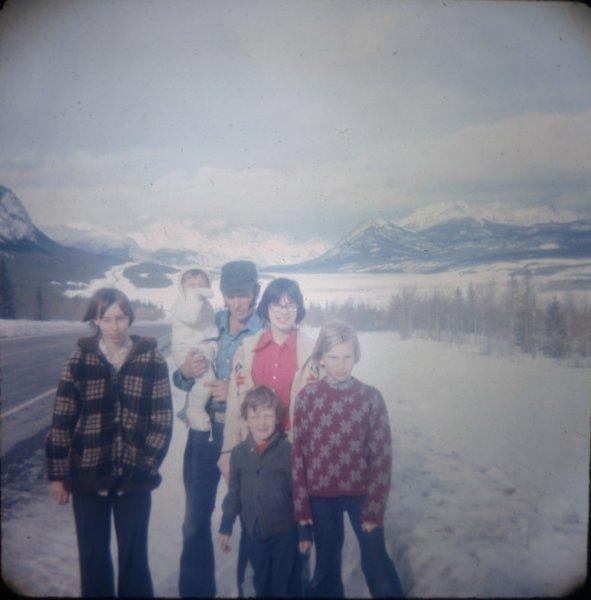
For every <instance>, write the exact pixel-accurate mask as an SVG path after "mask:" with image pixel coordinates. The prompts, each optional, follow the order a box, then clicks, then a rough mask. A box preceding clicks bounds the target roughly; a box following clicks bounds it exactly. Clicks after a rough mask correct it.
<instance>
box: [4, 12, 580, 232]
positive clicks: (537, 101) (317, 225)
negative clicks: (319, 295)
mask: <svg viewBox="0 0 591 600" xmlns="http://www.w3.org/2000/svg"><path fill="white" fill-rule="evenodd" d="M0 139H1V144H0V184H3V185H5V186H7V187H10V188H11V189H12V190H13V191H14V192H15V193H16V194H17V196H19V198H20V199H21V200H22V201H23V202H24V204H25V206H26V207H27V209H28V210H29V212H30V214H31V216H32V218H33V220H34V221H35V223H36V224H37V225H39V226H40V227H41V228H43V226H44V225H47V226H49V225H55V224H59V223H68V222H80V221H94V222H96V223H99V224H109V225H110V226H112V227H114V228H117V227H122V228H129V227H131V226H132V224H134V223H136V222H137V223H146V222H153V221H158V219H164V218H167V219H170V218H177V217H178V218H179V219H191V220H193V219H199V220H200V221H229V222H231V223H234V224H236V225H238V224H245V225H249V226H250V225H257V226H260V227H262V228H266V229H270V230H275V231H277V232H281V233H292V234H294V235H296V236H300V237H302V238H305V237H311V236H321V237H325V238H329V239H336V238H338V237H340V236H341V235H342V234H343V233H344V232H346V231H347V230H349V229H351V228H353V227H354V226H355V225H356V224H357V223H358V222H359V221H362V220H365V219H368V218H373V217H376V216H381V217H395V216H399V215H401V214H404V213H407V212H409V211H410V210H411V209H412V208H414V207H419V206H422V205H425V204H431V203H436V202H445V201H453V200H461V201H465V202H477V203H483V202H493V201H507V202H512V203H515V204H519V205H527V204H548V203H550V204H553V205H554V206H555V207H556V208H558V209H561V208H564V209H570V210H577V211H580V212H581V214H582V215H585V216H586V215H588V214H589V210H590V209H591V167H590V161H589V156H591V10H590V9H589V8H588V7H586V6H585V5H583V4H580V3H568V2H559V3H551V2H550V3H548V2H518V1H515V2H482V1H480V2H476V1H470V0H468V1H463V2H453V1H448V0H445V1H443V2H441V1H440V2H430V1H429V2H426V1H425V2H420V1H411V2H402V1H394V0H391V1H389V0H376V1H372V0H369V1H361V0H359V1H357V0H356V1H347V0H338V1H337V0H335V1H328V0H308V1H306V0H299V1H295V0H290V1H283V2H282V1H279V0H269V1H267V2H244V1H243V0H236V1H232V2H229V1H220V0H215V1H211V2H208V1H197V0H193V1H180V0H175V1H170V2H161V1H150V0H138V1H132V0H120V1H112V2H111V1H103V0H96V1H94V2H90V1H85V2H84V1H82V0H67V1H66V0H53V1H52V2H47V1H46V0H39V1H29V0H7V1H6V3H5V5H4V8H3V10H2V11H0Z"/></svg>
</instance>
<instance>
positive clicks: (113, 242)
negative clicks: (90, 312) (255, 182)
mask: <svg viewBox="0 0 591 600" xmlns="http://www.w3.org/2000/svg"><path fill="white" fill-rule="evenodd" d="M47 232H48V234H49V235H50V236H51V237H52V238H53V239H55V240H56V241H58V242H60V243H61V244H64V245H67V246H70V247H73V248H80V249H82V250H87V251H90V252H100V253H103V254H108V255H111V256H115V257H117V258H120V259H121V260H124V261H128V260H131V261H156V262H161V263H165V264H174V265H188V264H195V265H200V266H202V267H205V268H208V269H211V270H215V269H219V267H220V266H221V265H222V264H223V263H225V262H227V261H229V260H236V259H250V260H254V261H255V262H256V263H257V264H259V265H264V264H269V263H272V262H279V263H281V264H283V265H289V264H293V263H297V262H300V261H302V260H307V259H310V258H313V257H315V256H319V255H320V254H322V253H323V252H325V251H326V250H328V249H329V248H330V244H329V243H327V242H324V241H322V240H318V239H308V240H304V241H298V240H296V239H295V238H293V237H291V236H288V235H283V234H277V233H269V232H266V231H262V230H261V229H258V228H256V227H238V228H237V227H232V226H229V225H227V224H225V223H206V224H204V223H201V222H197V221H193V222H178V221H177V222H175V221H164V220H163V221H160V222H158V223H152V224H149V225H146V226H144V227H141V228H138V229H135V230H132V231H129V232H127V233H126V234H125V235H121V234H116V233H114V232H113V231H110V230H108V229H106V228H105V227H99V226H94V225H89V224H86V223H81V224H80V223H79V224H69V225H60V226H57V227H50V228H48V229H47Z"/></svg>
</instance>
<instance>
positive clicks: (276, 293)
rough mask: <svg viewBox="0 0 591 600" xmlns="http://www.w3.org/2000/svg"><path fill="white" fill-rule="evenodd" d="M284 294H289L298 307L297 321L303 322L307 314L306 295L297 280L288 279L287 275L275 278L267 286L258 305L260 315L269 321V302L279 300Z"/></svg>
mask: <svg viewBox="0 0 591 600" xmlns="http://www.w3.org/2000/svg"><path fill="white" fill-rule="evenodd" d="M283 296H287V297H288V298H289V299H290V300H291V301H292V302H294V303H295V304H296V305H297V307H298V312H297V315H296V323H301V321H303V319H304V317H305V316H306V309H305V308H304V297H303V296H302V292H301V291H300V286H299V285H298V282H297V281H294V280H293V279H287V278H286V277H278V278H277V279H273V281H271V283H269V285H268V286H267V287H266V288H265V291H264V292H263V296H262V298H261V301H260V302H259V305H258V307H257V312H258V313H259V317H261V319H263V320H264V321H266V322H268V321H269V304H272V303H274V302H279V300H281V298H282V297H283Z"/></svg>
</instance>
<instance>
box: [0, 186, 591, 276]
mask: <svg viewBox="0 0 591 600" xmlns="http://www.w3.org/2000/svg"><path fill="white" fill-rule="evenodd" d="M48 232H49V234H50V235H51V236H52V237H53V238H54V239H55V240H57V241H54V240H53V239H51V238H50V237H48V236H47V235H46V234H45V233H43V232H42V231H40V230H39V229H38V228H37V227H36V226H35V225H34V224H33V223H32V221H31V219H30V217H29V215H28V213H27V211H26V209H25V208H24V206H23V205H22V203H21V202H20V200H19V199H18V198H17V197H16V196H15V195H14V194H13V193H12V192H11V191H10V190H9V189H8V188H5V187H1V186H0V253H1V254H2V255H3V256H6V257H9V258H10V262H11V265H12V267H11V270H12V271H13V272H14V270H15V269H24V271H23V272H26V273H27V274H28V275H33V274H34V275H35V278H42V280H44V281H50V280H55V281H59V282H66V281H71V282H85V281H88V280H89V278H93V277H98V276H100V275H102V274H104V272H105V270H107V269H108V268H110V267H111V266H113V265H115V264H121V263H127V262H130V263H141V265H142V269H146V273H148V272H151V273H152V275H153V277H156V278H158V277H159V278H160V285H164V284H165V282H166V280H167V276H166V274H167V273H170V272H171V271H170V268H171V267H172V268H173V270H175V269H174V267H179V266H182V265H187V264H199V265H202V266H204V267H206V268H209V269H212V270H215V269H218V268H219V266H220V265H221V264H223V263H224V262H226V261H227V260H233V259H236V258H250V259H252V260H255V262H256V263H257V264H258V265H260V266H261V270H270V271H284V272H408V273H430V272H442V271H446V270H450V269H456V268H460V267H466V266H473V265H487V264H491V263H495V262H500V261H504V262H506V261H517V260H523V259H565V258H587V257H591V220H590V219H586V220H585V219H578V220H577V218H576V215H575V214H574V213H569V212H564V211H562V212H558V211H556V210H554V209H553V208H551V207H541V208H540V207H535V208H531V207H528V208H514V207H511V206H507V205H502V204H489V205H483V206H477V205H468V204H466V203H461V202H457V203H454V204H436V205H432V206H430V207H422V208H420V209H419V210H417V211H415V212H414V213H413V214H412V215H409V216H407V217H404V218H402V219H397V220H384V219H376V220H373V221H370V222H368V223H364V224H362V225H360V226H358V227H356V228H355V229H354V230H353V231H352V232H351V233H349V234H348V235H346V236H345V237H344V238H343V239H342V240H341V241H340V242H339V243H337V244H336V245H334V246H332V247H331V246H330V245H329V244H328V243H327V242H324V241H321V240H308V241H307V242H297V241H296V240H295V239H294V238H291V237H289V236H282V235H276V234H270V233H267V232H263V231H261V230H259V229H256V228H243V229H236V228H234V229H232V228H229V227H228V226H226V225H224V224H223V223H217V224H216V223H210V224H207V226H205V225H204V224H198V223H179V222H161V223H155V224H150V225H147V226H145V227H143V228H140V229H137V230H134V231H132V232H130V233H128V234H126V235H121V234H117V233H114V232H112V231H109V230H107V229H106V228H101V227H97V226H92V225H87V224H86V225H85V224H74V225H64V226H59V227H54V228H51V229H49V230H48ZM58 242H59V243H58ZM29 263H30V264H29ZM146 265H147V266H146ZM149 265H152V266H151V267H150V266H149ZM159 269H160V270H161V273H160V272H158V273H157V271H158V270H159ZM142 277H143V275H142ZM163 277H164V279H162V278H163ZM19 278H20V277H19ZM144 278H145V277H144Z"/></svg>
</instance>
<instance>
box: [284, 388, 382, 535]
mask: <svg viewBox="0 0 591 600" xmlns="http://www.w3.org/2000/svg"><path fill="white" fill-rule="evenodd" d="M391 467H392V454H391V434H390V424H389V420H388V412H387V410H386V405H385V403H384V399H383V398H382V395H381V394H380V392H379V391H378V390H377V389H375V388H374V387H371V386H369V385H365V384H364V383H361V382H360V381H359V380H357V379H355V378H354V377H351V378H349V380H348V381H346V382H344V383H339V384H330V383H328V381H327V380H326V379H322V380H321V381H319V382H317V383H312V384H310V385H308V386H306V387H305V388H304V389H303V390H302V391H301V392H300V393H299V395H298V397H297V401H296V405H295V411H294V422H293V450H292V474H293V491H294V494H293V496H294V504H295V514H296V518H297V520H298V521H302V520H307V519H312V518H313V516H312V511H311V508H310V501H309V497H310V496H324V497H334V496H365V500H364V502H363V508H362V519H363V520H364V521H369V522H372V523H376V524H377V525H380V526H381V525H382V524H383V521H384V511H385V509H386V502H387V500H388V492H389V491H390V473H391Z"/></svg>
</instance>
